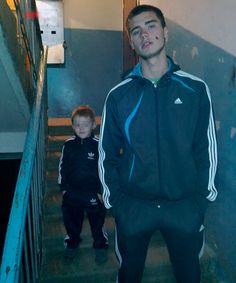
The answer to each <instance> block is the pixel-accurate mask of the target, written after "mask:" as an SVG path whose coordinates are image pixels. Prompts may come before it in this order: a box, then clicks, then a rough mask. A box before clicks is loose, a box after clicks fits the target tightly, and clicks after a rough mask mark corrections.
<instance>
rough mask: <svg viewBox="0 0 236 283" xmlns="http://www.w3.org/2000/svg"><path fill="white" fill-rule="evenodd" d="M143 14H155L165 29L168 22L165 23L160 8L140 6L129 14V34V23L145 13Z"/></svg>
mask: <svg viewBox="0 0 236 283" xmlns="http://www.w3.org/2000/svg"><path fill="white" fill-rule="evenodd" d="M143 12H154V13H155V14H156V16H157V18H158V19H159V20H160V22H161V25H162V27H163V28H164V27H165V26H166V21H165V18H164V15H163V13H162V11H161V10H160V9H159V8H157V7H155V6H152V5H138V6H136V7H134V8H133V9H132V10H131V11H130V12H129V15H128V17H127V20H126V28H127V30H128V32H129V21H130V20H131V19H132V18H133V17H135V16H137V15H139V14H141V13H143Z"/></svg>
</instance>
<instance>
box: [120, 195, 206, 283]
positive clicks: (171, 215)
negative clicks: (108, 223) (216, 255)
mask: <svg viewBox="0 0 236 283" xmlns="http://www.w3.org/2000/svg"><path fill="white" fill-rule="evenodd" d="M122 211H123V212H122V213H121V212H120V213H119V215H118V216H117V215H116V217H115V220H116V254H117V257H118V259H119V261H120V269H119V272H118V278H117V282H118V283H131V282H132V283H141V281H142V275H143V270H144V265H145V259H146V254H147V250H148V245H149V242H150V239H151V237H152V235H153V233H154V232H155V231H157V230H159V231H160V233H161V235H162V236H163V239H164V240H165V242H166V245H167V248H168V251H169V257H170V260H171V263H172V267H173V271H174V276H175V278H176V282H178V283H199V282H200V264H199V256H200V252H201V250H202V248H203V230H204V226H203V225H202V223H203V218H204V217H203V214H202V213H201V211H200V209H199V207H198V205H197V203H196V201H195V200H194V199H193V198H188V199H184V200H180V201H169V202H168V201H162V202H158V204H157V203H155V202H142V201H141V200H140V201H139V200H134V202H132V203H130V202H124V203H123V204H122ZM157 281H158V274H157Z"/></svg>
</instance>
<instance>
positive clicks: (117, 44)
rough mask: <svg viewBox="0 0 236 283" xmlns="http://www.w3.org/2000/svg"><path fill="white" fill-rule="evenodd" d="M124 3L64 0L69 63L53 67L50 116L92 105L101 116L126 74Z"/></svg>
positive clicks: (66, 54) (66, 59) (49, 84)
mask: <svg viewBox="0 0 236 283" xmlns="http://www.w3.org/2000/svg"><path fill="white" fill-rule="evenodd" d="M122 13H123V12H122V1H121V0H119V1H118V0H103V1H99V0H96V1H94V0H80V1H78V0H70V1H64V25H65V30H64V31H65V41H66V46H67V48H66V50H65V64H64V65H55V66H49V68H48V91H49V116H50V117H64V116H70V114H71V111H72V109H73V108H74V107H76V106H78V105H79V104H89V105H90V106H92V107H93V108H94V109H95V111H96V113H97V115H101V112H102V108H103V104H104V100H105V97H106V95H107V92H108V91H109V90H110V89H111V87H113V86H114V85H115V84H116V83H117V82H119V81H120V76H121V72H122V25H123V23H122Z"/></svg>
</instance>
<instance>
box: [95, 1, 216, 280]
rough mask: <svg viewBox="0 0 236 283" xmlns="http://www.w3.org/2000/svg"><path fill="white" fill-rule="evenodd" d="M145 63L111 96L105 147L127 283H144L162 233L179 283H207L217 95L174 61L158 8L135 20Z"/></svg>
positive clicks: (135, 41) (103, 164) (103, 162)
mask: <svg viewBox="0 0 236 283" xmlns="http://www.w3.org/2000/svg"><path fill="white" fill-rule="evenodd" d="M127 28H128V32H129V37H130V44H131V46H132V48H133V49H134V50H135V51H136V53H137V54H138V55H139V58H140V60H139V63H138V64H137V65H136V66H135V67H134V69H133V70H132V71H131V72H130V74H129V75H128V76H127V78H126V79H125V80H124V81H122V82H121V83H120V84H119V85H117V86H116V87H114V88H113V89H112V90H111V91H110V93H109V94H108V96H107V99H106V103H105V106H104V110H103V117H102V125H101V135H100V142H99V173H100V179H101V182H102V184H103V199H104V203H105V206H106V207H107V208H112V212H113V215H114V217H115V221H116V231H117V235H116V237H117V239H116V240H117V241H116V243H117V246H116V253H117V256H118V258H119V260H120V269H119V273H118V282H119V283H131V282H132V283H139V282H141V280H142V274H143V270H144V264H145V258H146V254H147V249H148V244H149V241H150V238H151V236H152V235H153V233H154V232H155V231H156V230H159V231H160V233H161V234H162V236H163V238H164V240H165V242H166V245H167V248H168V251H169V256H170V260H171V263H172V266H173V270H174V275H175V278H176V281H177V282H178V283H199V282H200V266H199V254H200V251H201V249H202V246H203V230H204V226H203V220H204V215H205V211H206V208H207V205H208V203H209V201H214V200H215V198H216V196H217V191H216V188H215V186H214V177H215V173H216V166H217V153H216V137H215V128H214V120H213V113H212V105H211V100H210V94H209V89H208V87H207V85H206V83H205V82H204V81H202V80H201V79H199V78H197V77H194V76H192V75H190V74H187V73H185V72H183V71H181V70H180V68H179V66H177V65H175V64H174V63H173V61H172V60H171V59H170V58H169V57H167V55H166V49H165V46H166V42H167V40H168V30H167V27H166V23H165V19H164V16H163V14H162V12H161V11H160V10H159V9H158V8H156V7H153V6H149V5H141V6H137V7H136V8H134V9H133V10H132V11H131V12H130V14H129V16H128V19H127Z"/></svg>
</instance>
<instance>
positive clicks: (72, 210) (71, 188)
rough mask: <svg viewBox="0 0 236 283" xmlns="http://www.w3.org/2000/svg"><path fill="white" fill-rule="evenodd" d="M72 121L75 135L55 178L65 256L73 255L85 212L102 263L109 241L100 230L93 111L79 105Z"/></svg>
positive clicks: (66, 146)
mask: <svg viewBox="0 0 236 283" xmlns="http://www.w3.org/2000/svg"><path fill="white" fill-rule="evenodd" d="M71 122H72V128H73V130H74V133H75V136H73V137H71V138H70V139H68V140H67V141H66V142H65V144H64V146H63V149H62V154H61V158H60V164H59V178H58V183H59V185H60V188H61V191H62V194H63V201H62V213H63V220H64V224H65V228H66V232H67V237H66V239H65V257H66V258H73V257H74V256H75V255H76V250H77V248H78V246H79V243H80V241H81V239H80V233H81V230H82V224H83V220H84V212H85V211H86V213H87V215H88V220H89V224H90V226H91V231H92V236H93V240H94V243H93V247H94V248H95V254H96V256H95V260H96V261H97V262H103V261H105V260H106V249H107V247H108V241H107V236H106V233H105V232H104V230H103V225H104V220H105V207H104V205H103V204H102V203H101V201H100V199H101V184H100V180H99V177H98V139H97V138H95V137H94V135H93V130H94V129H95V127H96V123H95V113H94V111H93V110H92V109H91V108H90V107H89V106H87V105H82V106H80V107H78V108H76V109H75V110H74V111H73V113H72V117H71Z"/></svg>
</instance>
